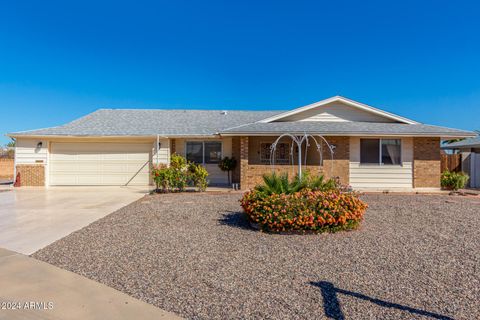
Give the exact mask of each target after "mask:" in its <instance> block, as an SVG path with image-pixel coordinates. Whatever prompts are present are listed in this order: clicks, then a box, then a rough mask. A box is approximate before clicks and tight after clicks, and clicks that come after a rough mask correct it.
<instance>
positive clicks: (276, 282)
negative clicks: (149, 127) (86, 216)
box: [33, 194, 480, 319]
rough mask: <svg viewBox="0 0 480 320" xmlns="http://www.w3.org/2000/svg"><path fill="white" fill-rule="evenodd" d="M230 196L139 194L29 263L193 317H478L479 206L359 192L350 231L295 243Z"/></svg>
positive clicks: (458, 200) (452, 200)
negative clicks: (361, 214) (357, 224)
mask: <svg viewBox="0 0 480 320" xmlns="http://www.w3.org/2000/svg"><path fill="white" fill-rule="evenodd" d="M239 198H240V194H166V195H153V196H146V197H145V198H143V199H140V200H139V201H137V202H134V203H132V204H131V205H129V206H127V207H124V208H122V209H120V210H118V211H117V212H115V213H112V214H110V215H108V216H107V217H105V218H103V219H100V220H98V221H96V222H94V223H93V224H91V225H89V226H88V227H86V228H83V229H82V230H79V231H77V232H75V233H73V234H71V235H69V236H67V237H65V238H63V239H61V240H59V241H57V242H55V243H53V244H52V245H50V246H48V247H47V248H45V249H42V250H40V251H38V252H36V253H35V254H33V257H35V258H37V259H40V260H43V261H46V262H49V263H51V264H54V265H56V266H59V267H61V268H64V269H68V270H71V271H73V272H76V273H78V274H81V275H84V276H86V277H88V278H91V279H94V280H97V281H99V282H102V283H104V284H106V285H108V286H111V287H113V288H116V289H118V290H120V291H123V292H125V293H127V294H130V295H132V296H134V297H136V298H139V299H142V300H144V301H146V302H149V303H152V304H154V305H156V306H158V307H160V308H163V309H165V310H168V311H172V312H175V313H177V314H179V315H181V316H184V317H186V318H193V319H227V318H228V319H234V318H265V319H318V318H327V317H328V318H332V319H417V318H421V319H450V318H455V319H479V318H480V306H479V301H480V199H473V198H467V197H452V196H432V195H381V194H379V195H365V196H363V199H364V200H365V201H366V202H367V203H368V204H369V205H370V208H369V209H368V211H367V213H366V214H365V221H364V222H363V224H362V227H361V228H360V229H359V230H356V231H352V232H340V233H336V234H320V235H306V236H299V235H271V234H265V233H261V232H258V231H253V230H251V229H250V228H249V227H248V224H247V223H246V221H245V219H244V217H243V215H242V214H241V213H240V207H239V203H238V199H239Z"/></svg>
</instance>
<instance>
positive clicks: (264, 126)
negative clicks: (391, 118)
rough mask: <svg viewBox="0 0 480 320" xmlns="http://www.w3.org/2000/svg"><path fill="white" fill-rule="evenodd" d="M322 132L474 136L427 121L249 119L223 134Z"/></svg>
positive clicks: (339, 134) (349, 134)
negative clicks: (423, 122) (427, 122)
mask: <svg viewBox="0 0 480 320" xmlns="http://www.w3.org/2000/svg"><path fill="white" fill-rule="evenodd" d="M282 133H292V134H303V133H310V134H321V135H327V136H425V137H459V138H461V137H474V136H476V133H475V132H471V131H464V130H458V129H452V128H446V127H439V126H432V125H426V124H403V123H377V122H321V121H297V122H270V123H260V122H256V123H251V124H246V125H242V126H238V127H235V128H230V129H225V130H223V131H221V132H220V134H222V135H230V136H239V135H247V136H248V135H250V136H253V135H280V134H282Z"/></svg>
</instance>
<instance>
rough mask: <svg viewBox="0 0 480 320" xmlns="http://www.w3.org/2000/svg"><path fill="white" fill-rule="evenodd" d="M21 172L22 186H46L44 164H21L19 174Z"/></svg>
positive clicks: (18, 169)
mask: <svg viewBox="0 0 480 320" xmlns="http://www.w3.org/2000/svg"><path fill="white" fill-rule="evenodd" d="M18 173H20V181H21V186H22V187H25V186H44V185H45V166H44V165H43V164H19V165H17V174H18Z"/></svg>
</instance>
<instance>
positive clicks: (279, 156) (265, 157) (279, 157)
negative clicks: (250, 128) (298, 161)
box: [260, 143, 290, 164]
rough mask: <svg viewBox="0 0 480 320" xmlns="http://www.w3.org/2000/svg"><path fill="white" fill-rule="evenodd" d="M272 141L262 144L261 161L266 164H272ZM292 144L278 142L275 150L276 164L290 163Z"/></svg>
mask: <svg viewBox="0 0 480 320" xmlns="http://www.w3.org/2000/svg"><path fill="white" fill-rule="evenodd" d="M271 147H272V144H271V143H261V144H260V161H261V162H262V163H265V164H270V155H271V152H270V151H271V149H270V148H271ZM289 156H290V145H289V144H288V143H277V148H276V152H275V163H276V164H289V163H290V157H289Z"/></svg>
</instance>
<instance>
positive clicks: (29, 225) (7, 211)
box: [0, 187, 149, 254]
mask: <svg viewBox="0 0 480 320" xmlns="http://www.w3.org/2000/svg"><path fill="white" fill-rule="evenodd" d="M148 192H149V189H148V187H49V188H45V187H37V188H35V187H22V188H13V189H12V188H10V189H9V190H8V191H3V192H0V247H3V248H7V249H9V250H13V251H16V252H20V253H23V254H32V253H33V252H35V251H37V250H39V249H41V248H43V247H45V246H47V245H49V244H51V243H52V242H54V241H56V240H58V239H60V238H63V237H65V236H67V235H69V234H70V233H72V232H73V231H76V230H78V229H81V228H83V227H85V226H87V225H89V224H90V223H92V222H94V221H95V220H98V219H100V218H102V217H104V216H106V215H108V214H110V213H112V212H113V211H115V210H118V209H120V208H121V207H124V206H126V205H127V204H130V203H131V202H133V201H135V200H138V199H140V198H141V197H143V196H144V195H145V194H146V193H148Z"/></svg>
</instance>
